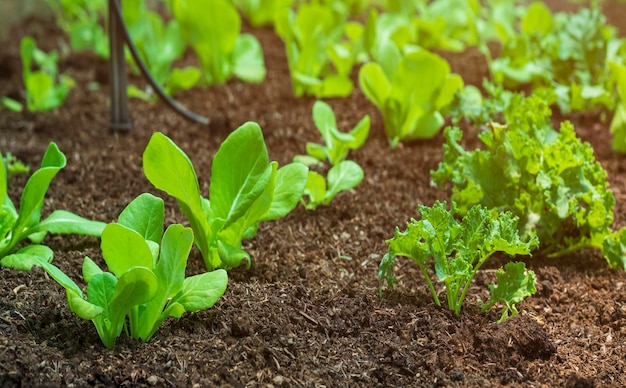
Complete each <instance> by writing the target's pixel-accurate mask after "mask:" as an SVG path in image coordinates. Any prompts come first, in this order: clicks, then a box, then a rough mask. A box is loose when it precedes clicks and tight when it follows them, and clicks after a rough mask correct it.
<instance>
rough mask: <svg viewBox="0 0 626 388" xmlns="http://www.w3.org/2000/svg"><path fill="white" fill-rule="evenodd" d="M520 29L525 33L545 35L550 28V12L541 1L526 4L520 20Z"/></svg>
mask: <svg viewBox="0 0 626 388" xmlns="http://www.w3.org/2000/svg"><path fill="white" fill-rule="evenodd" d="M520 27H521V29H522V32H523V33H525V34H528V35H530V34H539V35H543V36H545V35H547V34H548V33H549V32H550V30H552V13H551V12H550V8H548V7H547V6H546V5H545V4H544V3H542V2H534V3H532V4H531V5H530V6H528V8H527V10H526V14H525V15H524V17H523V18H522V20H521V26H520Z"/></svg>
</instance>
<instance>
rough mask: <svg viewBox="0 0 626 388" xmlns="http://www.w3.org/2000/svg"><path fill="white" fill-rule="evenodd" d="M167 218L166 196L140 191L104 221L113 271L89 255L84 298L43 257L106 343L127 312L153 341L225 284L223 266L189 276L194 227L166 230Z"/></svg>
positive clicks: (134, 329) (131, 325) (137, 330)
mask: <svg viewBox="0 0 626 388" xmlns="http://www.w3.org/2000/svg"><path fill="white" fill-rule="evenodd" d="M163 218H164V206H163V200H161V199H160V198H157V197H154V196H152V195H151V194H142V195H140V196H139V197H137V198H136V199H135V200H133V201H132V202H131V203H130V204H129V205H128V207H127V208H126V209H125V210H124V211H123V212H122V214H120V217H119V223H111V224H109V225H107V226H106V228H105V229H104V231H103V232H102V244H101V248H102V256H103V257H104V261H105V262H106V264H107V267H108V268H109V270H110V271H111V272H104V271H103V270H102V269H100V267H99V266H98V265H97V264H96V263H95V262H94V261H93V260H91V259H90V258H89V257H85V261H84V262H83V278H84V279H85V281H86V282H87V296H86V298H85V296H84V295H83V292H82V290H81V289H80V287H79V286H78V285H77V284H76V283H74V281H73V280H72V279H70V278H69V277H68V276H67V275H65V274H64V273H63V272H61V270H60V269H58V268H57V267H55V266H54V265H52V264H50V263H48V262H47V261H45V260H39V265H41V266H42V267H43V268H44V269H45V270H46V272H48V274H49V275H50V276H51V277H52V278H53V279H55V280H56V281H57V282H58V283H59V284H61V285H62V286H63V287H64V288H65V289H66V295H67V300H68V304H69V306H70V309H71V310H72V311H74V312H75V313H76V314H77V315H78V316H79V317H81V318H83V319H89V320H91V321H92V322H93V323H94V325H95V327H96V329H97V331H98V335H99V336H100V339H101V340H102V342H103V343H104V345H105V346H106V347H108V348H112V347H113V346H115V339H116V338H117V337H119V336H120V334H121V332H122V329H123V327H124V325H125V324H126V320H127V318H128V329H129V330H130V335H131V336H132V337H133V338H137V339H142V340H144V341H149V340H150V339H151V338H152V336H153V335H154V334H155V333H156V331H157V329H158V328H159V326H161V324H162V323H163V322H164V321H165V320H166V319H167V318H168V317H175V318H180V317H181V316H182V314H183V313H185V312H194V311H199V310H205V309H208V308H210V307H212V306H213V305H214V304H215V303H216V302H217V300H218V299H219V298H220V297H221V296H222V295H223V294H224V291H225V290H226V285H227V283H228V276H227V274H226V271H224V270H216V271H213V272H208V273H204V274H201V275H195V276H191V277H188V278H185V268H186V266H187V258H188V256H189V252H190V251H191V247H192V245H193V232H192V230H191V229H189V228H185V227H183V226H182V225H179V224H174V225H171V226H170V227H168V228H167V230H166V231H165V234H163ZM161 236H162V239H161Z"/></svg>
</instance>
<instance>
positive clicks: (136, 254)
mask: <svg viewBox="0 0 626 388" xmlns="http://www.w3.org/2000/svg"><path fill="white" fill-rule="evenodd" d="M100 246H101V248H102V256H104V260H105V261H106V263H107V266H108V267H109V269H110V270H111V272H113V273H114V274H115V276H117V277H118V278H119V277H121V276H122V275H123V274H124V273H126V272H127V271H129V270H130V269H131V268H134V267H146V268H152V267H153V258H152V252H151V251H150V247H149V246H148V244H147V243H146V240H144V238H143V237H142V236H141V235H140V234H139V233H137V232H135V231H134V230H132V229H129V228H127V227H125V226H123V225H120V224H108V225H107V226H106V228H104V231H103V232H102V243H101V245H100Z"/></svg>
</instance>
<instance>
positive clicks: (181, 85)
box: [165, 66, 202, 96]
mask: <svg viewBox="0 0 626 388" xmlns="http://www.w3.org/2000/svg"><path fill="white" fill-rule="evenodd" d="M201 77H202V74H201V73H200V70H199V69H197V68H195V67H191V66H188V67H185V68H184V69H179V68H176V69H172V71H171V73H170V79H169V81H168V82H167V85H166V87H165V88H166V91H167V94H169V95H170V96H171V95H174V94H176V93H177V92H178V91H179V90H187V89H191V88H193V87H194V86H196V85H197V84H198V83H199V82H200V79H201Z"/></svg>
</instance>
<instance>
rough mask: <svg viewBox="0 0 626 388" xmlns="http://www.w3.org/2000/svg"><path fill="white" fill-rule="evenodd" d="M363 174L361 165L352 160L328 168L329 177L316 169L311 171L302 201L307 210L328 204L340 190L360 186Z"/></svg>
mask: <svg viewBox="0 0 626 388" xmlns="http://www.w3.org/2000/svg"><path fill="white" fill-rule="evenodd" d="M363 176H364V174H363V169H362V168H361V166H359V165H358V164H357V163H355V162H353V161H351V160H342V161H341V162H339V163H338V164H336V165H334V166H332V167H331V168H330V170H328V177H327V179H324V177H323V176H322V175H320V174H319V173H317V172H315V171H309V174H308V178H307V182H306V187H305V188H304V196H303V198H302V201H301V202H302V204H303V205H304V207H305V208H306V209H307V210H315V209H317V207H318V206H320V205H328V204H329V203H330V201H332V200H333V198H335V196H336V195H337V194H339V193H340V192H342V191H346V190H350V189H353V188H355V187H356V186H358V184H359V183H361V181H362V180H363ZM326 180H328V183H326ZM305 198H307V199H305Z"/></svg>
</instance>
